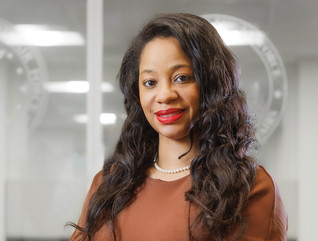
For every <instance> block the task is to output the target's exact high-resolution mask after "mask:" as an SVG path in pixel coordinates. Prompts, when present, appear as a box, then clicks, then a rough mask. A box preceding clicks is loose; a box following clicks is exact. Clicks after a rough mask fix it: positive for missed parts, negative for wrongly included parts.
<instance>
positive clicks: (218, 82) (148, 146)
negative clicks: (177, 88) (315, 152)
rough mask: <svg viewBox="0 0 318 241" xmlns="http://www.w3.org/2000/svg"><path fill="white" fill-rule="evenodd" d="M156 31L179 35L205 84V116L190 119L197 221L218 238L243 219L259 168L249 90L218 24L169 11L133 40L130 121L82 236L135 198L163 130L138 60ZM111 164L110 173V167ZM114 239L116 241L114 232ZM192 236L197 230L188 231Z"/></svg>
mask: <svg viewBox="0 0 318 241" xmlns="http://www.w3.org/2000/svg"><path fill="white" fill-rule="evenodd" d="M156 37H174V38H176V39H177V40H178V41H179V43H180V46H181V48H182V50H183V51H184V53H185V54H186V55H187V56H188V58H189V59H190V60H191V63H192V67H193V71H194V77H195V79H196V81H197V83H198V85H199V88H200V111H199V116H198V118H197V119H196V120H194V121H193V122H192V123H191V125H190V130H189V133H190V136H193V133H194V132H198V136H199V137H198V142H199V143H198V145H199V154H198V155H197V156H196V157H195V158H194V159H193V160H192V162H191V177H192V187H191V189H190V190H188V191H187V192H186V193H185V196H186V199H187V200H188V201H189V202H190V203H191V204H193V205H196V206H197V207H199V210H200V212H199V214H198V216H197V218H196V222H195V223H194V224H192V225H191V229H193V228H194V227H195V226H196V225H197V224H201V225H202V224H203V225H204V227H205V228H207V230H208V231H209V232H210V233H211V237H213V238H211V240H215V241H220V240H223V239H224V237H225V236H226V235H228V234H229V233H230V232H231V230H232V228H233V227H234V226H235V225H236V224H237V223H240V222H242V216H241V210H242V207H243V205H244V203H245V201H246V200H247V198H248V195H249V193H250V190H251V186H252V183H253V180H254V178H255V175H256V174H255V173H256V166H255V163H254V161H253V159H252V158H251V157H250V156H249V155H248V153H247V152H248V149H249V146H250V145H251V144H252V143H253V142H255V139H254V127H253V125H252V123H251V120H250V116H249V113H248V109H247V104H246V99H245V97H244V93H243V92H242V91H241V90H240V89H239V83H238V73H237V72H238V66H237V61H236V59H235V57H234V56H233V54H232V53H231V51H230V50H229V49H228V47H226V45H225V44H224V43H223V41H222V39H221V38H220V36H219V34H218V33H217V31H216V30H215V29H214V27H213V26H212V25H211V24H210V23H209V22H208V21H206V20H205V19H203V18H201V17H198V16H195V15H192V14H164V15H160V16H158V17H156V18H154V19H152V20H151V21H150V22H149V23H148V24H147V25H146V26H145V27H144V28H143V29H142V30H141V32H140V33H139V34H138V36H137V37H136V38H135V39H134V40H133V41H132V43H131V45H130V47H129V48H128V50H127V52H126V54H125V56H124V58H123V61H122V65H121V68H120V71H119V75H118V78H119V82H120V88H121V91H122V93H123V95H124V97H125V108H126V111H127V119H126V121H125V123H124V125H123V128H122V132H121V135H120V138H119V141H118V143H117V146H116V148H115V151H114V153H113V155H112V156H111V157H110V158H109V159H107V160H106V161H105V164H104V168H103V182H102V184H101V186H100V187H99V188H98V190H97V191H96V193H95V194H94V195H93V196H92V198H91V200H90V203H89V207H88V212H87V221H86V226H85V227H82V228H79V227H78V228H79V229H80V230H82V234H83V236H82V238H84V239H85V238H88V239H89V240H92V238H93V236H94V234H95V233H96V231H97V230H98V229H99V228H100V227H101V226H102V225H103V224H105V223H106V224H107V225H110V226H111V227H112V229H113V230H115V228H114V226H115V225H116V217H117V215H118V213H119V212H120V211H121V210H123V209H124V208H125V207H126V206H127V205H128V204H129V203H131V202H132V201H133V200H134V197H135V195H136V189H137V187H138V186H140V185H141V184H142V183H143V182H144V181H145V178H146V176H147V175H146V171H147V170H148V169H149V168H150V167H151V166H152V165H153V157H154V155H155V153H156V152H157V150H158V134H157V133H156V132H155V130H154V129H153V128H152V127H151V126H150V125H149V123H148V122H147V120H146V118H145V116H144V113H143V111H142V108H141V105H140V101H139V90H138V79H139V58H140V54H141V51H142V49H143V47H144V46H145V44H146V43H148V42H149V41H151V40H152V39H154V38H156ZM110 169H112V171H110ZM113 233H114V238H115V239H116V235H115V231H113ZM190 235H191V231H190Z"/></svg>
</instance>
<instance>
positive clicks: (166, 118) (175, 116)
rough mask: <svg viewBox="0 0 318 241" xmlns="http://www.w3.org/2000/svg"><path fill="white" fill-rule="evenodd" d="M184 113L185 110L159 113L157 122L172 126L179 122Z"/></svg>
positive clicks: (172, 109)
mask: <svg viewBox="0 0 318 241" xmlns="http://www.w3.org/2000/svg"><path fill="white" fill-rule="evenodd" d="M183 113H184V110H183V109H179V108H170V109H167V110H160V111H157V112H156V113H155V114H156V117H157V120H158V121H160V122H161V123H163V124H171V123H173V122H176V121H177V120H179V119H180V118H181V117H182V115H183Z"/></svg>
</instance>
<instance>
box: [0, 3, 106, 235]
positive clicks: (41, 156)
mask: <svg viewBox="0 0 318 241" xmlns="http://www.w3.org/2000/svg"><path fill="white" fill-rule="evenodd" d="M4 2H6V3H7V4H2V5H1V8H0V71H1V74H0V77H1V80H0V82H1V85H0V86H1V87H2V90H1V93H2V92H4V93H6V94H5V95H0V101H1V102H2V103H5V106H4V107H3V108H2V109H1V111H0V112H1V113H2V112H3V113H4V117H3V115H1V117H0V135H1V136H2V139H3V140H2V139H1V143H2V142H4V143H6V149H5V153H4V154H3V155H1V158H2V157H3V156H4V157H5V160H1V161H4V162H5V164H6V172H5V177H1V178H2V180H3V178H5V182H0V185H5V190H6V192H5V193H3V192H0V198H1V199H0V200H5V201H4V202H2V201H1V202H0V205H2V206H1V210H3V209H2V208H3V206H4V205H5V210H6V213H5V220H6V223H5V230H4V232H5V236H6V238H7V239H9V240H10V239H31V240H32V239H47V238H52V239H61V238H66V237H67V236H68V234H67V232H65V230H64V225H65V223H66V222H67V221H72V220H75V219H77V214H78V212H79V210H80V208H81V205H82V199H83V196H84V194H85V192H86V190H85V187H86V180H85V173H86V172H85V155H86V153H85V149H86V148H85V143H86V126H85V124H84V125H83V124H79V123H77V122H76V121H75V120H74V116H76V115H78V114H85V113H86V95H85V93H87V91H88V89H89V86H88V83H87V82H86V81H85V79H86V71H85V65H86V63H85V61H86V59H85V52H86V49H85V48H86V47H85V37H84V34H83V33H84V30H85V29H84V28H85V13H86V1H84V0H79V1H76V5H77V11H74V9H73V8H72V6H71V5H68V4H62V3H61V2H59V1H58V2H55V1H53V2H52V1H51V2H47V1H45V2H41V3H39V2H37V3H34V5H33V6H29V7H30V8H28V11H29V12H27V13H25V12H23V16H24V18H20V14H22V13H21V12H19V11H23V9H22V8H19V4H21V3H20V2H19V1H15V4H16V5H15V7H14V8H12V5H13V3H12V2H11V1H9V0H8V1H4ZM29 4H30V5H32V3H31V2H29ZM47 8H50V11H51V13H52V16H54V17H52V16H51V17H48V16H46V15H45V14H44V15H43V14H41V13H43V12H45V11H46V9H47ZM68 8H69V9H68ZM79 10H80V11H79ZM54 11H55V12H54ZM69 13H72V16H70V15H69ZM24 14H25V15H24ZM21 19H23V20H22V22H21ZM61 19H63V21H61ZM83 20H84V22H83ZM29 23H32V24H29ZM78 26H83V27H82V28H81V27H78ZM77 80H83V81H77ZM4 88H5V89H4ZM104 88H105V90H106V91H111V86H109V85H106V86H105V87H104ZM4 130H5V131H4ZM3 183H4V184H3ZM0 190H3V189H2V188H1V189H0ZM4 194H5V196H4ZM3 197H5V199H3ZM1 215H2V213H1ZM0 225H3V223H1V222H0ZM0 239H2V238H1V237H0Z"/></svg>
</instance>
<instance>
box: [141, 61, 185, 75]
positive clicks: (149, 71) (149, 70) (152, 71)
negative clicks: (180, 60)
mask: <svg viewBox="0 0 318 241" xmlns="http://www.w3.org/2000/svg"><path fill="white" fill-rule="evenodd" d="M181 68H191V66H190V65H189V64H176V65H173V66H171V67H170V69H172V70H177V69H181ZM155 72H156V71H154V70H152V69H144V70H143V71H141V72H140V73H139V74H140V75H141V74H143V73H147V74H149V73H150V74H151V73H155Z"/></svg>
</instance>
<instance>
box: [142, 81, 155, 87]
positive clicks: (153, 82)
mask: <svg viewBox="0 0 318 241" xmlns="http://www.w3.org/2000/svg"><path fill="white" fill-rule="evenodd" d="M155 85H156V81H154V80H146V81H144V86H146V87H153V86H155Z"/></svg>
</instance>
